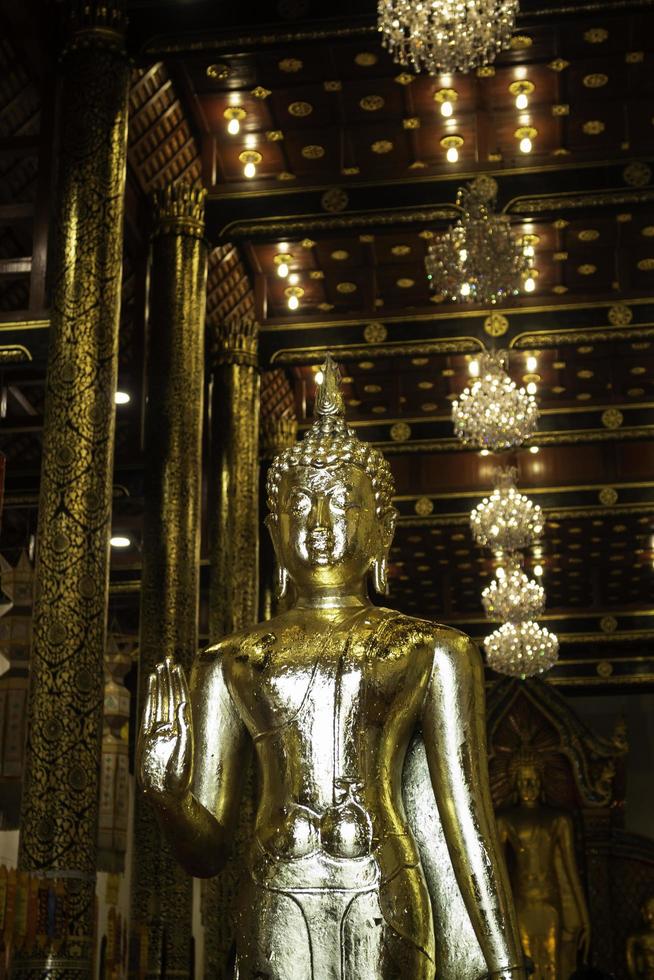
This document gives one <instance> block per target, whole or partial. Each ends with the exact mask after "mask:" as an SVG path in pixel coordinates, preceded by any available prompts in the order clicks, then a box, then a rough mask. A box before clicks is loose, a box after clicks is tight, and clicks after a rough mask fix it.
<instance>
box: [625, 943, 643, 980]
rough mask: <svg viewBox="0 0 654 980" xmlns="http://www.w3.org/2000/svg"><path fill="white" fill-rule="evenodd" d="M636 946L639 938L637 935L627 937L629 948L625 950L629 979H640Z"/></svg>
mask: <svg viewBox="0 0 654 980" xmlns="http://www.w3.org/2000/svg"><path fill="white" fill-rule="evenodd" d="M636 946H637V939H636V937H635V936H629V938H628V939H627V948H626V951H625V954H626V958H627V973H628V974H629V980H638V978H639V976H640V974H639V972H638V966H637V964H636Z"/></svg>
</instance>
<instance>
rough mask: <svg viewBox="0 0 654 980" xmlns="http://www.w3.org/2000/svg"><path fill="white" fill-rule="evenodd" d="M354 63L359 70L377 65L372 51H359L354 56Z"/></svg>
mask: <svg viewBox="0 0 654 980" xmlns="http://www.w3.org/2000/svg"><path fill="white" fill-rule="evenodd" d="M354 63H355V65H358V66H359V68H372V66H373V65H376V64H377V55H376V54H373V52H372V51H360V52H359V53H358V54H357V55H355V56H354Z"/></svg>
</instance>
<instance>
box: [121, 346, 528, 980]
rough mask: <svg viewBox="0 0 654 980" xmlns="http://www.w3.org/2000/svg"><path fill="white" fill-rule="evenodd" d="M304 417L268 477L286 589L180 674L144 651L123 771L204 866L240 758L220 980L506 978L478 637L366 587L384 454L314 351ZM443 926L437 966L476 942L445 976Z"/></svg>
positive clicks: (227, 822) (505, 901)
mask: <svg viewBox="0 0 654 980" xmlns="http://www.w3.org/2000/svg"><path fill="white" fill-rule="evenodd" d="M316 416H317V417H316V420H315V422H314V424H313V427H312V428H311V429H310V431H309V432H308V434H307V436H306V437H305V439H304V440H303V441H302V442H301V443H299V444H297V445H296V446H294V447H293V448H292V449H290V450H286V451H285V452H283V453H282V454H281V455H280V456H278V457H277V458H276V459H275V461H274V462H273V464H272V466H271V468H270V471H269V474H268V484H267V491H268V505H269V510H270V516H269V517H268V519H267V525H268V528H269V530H270V533H271V535H272V539H273V542H274V546H275V550H276V555H277V560H278V565H279V570H280V572H279V577H280V583H279V584H280V590H281V592H282V593H283V592H284V591H285V590H286V588H287V585H288V582H289V579H290V580H292V582H293V587H294V588H293V591H294V595H295V600H294V603H293V605H292V607H291V608H289V609H287V610H285V611H284V612H282V613H281V614H279V615H278V616H276V617H275V618H273V619H271V620H268V621H267V622H264V623H260V624H259V625H257V626H253V627H252V628H249V629H246V630H243V631H242V632H239V633H236V634H234V635H233V636H228V637H226V638H225V639H223V640H222V641H221V642H220V643H218V644H217V645H215V646H213V647H210V648H209V649H207V650H205V651H204V652H203V653H201V654H199V656H198V657H197V660H196V663H195V665H194V668H193V671H192V674H191V678H190V684H189V687H188V688H187V682H186V679H185V677H184V673H183V671H182V670H181V668H180V667H179V666H177V665H174V664H173V663H171V662H166V663H163V664H160V665H158V667H157V670H156V673H154V674H153V675H152V676H151V677H150V680H149V692H148V699H147V704H146V706H145V711H144V718H143V723H142V729H141V733H140V739H139V747H138V771H139V777H140V782H141V786H142V788H143V791H144V792H145V794H146V795H147V797H148V798H149V799H150V800H151V802H152V804H153V806H154V807H155V809H156V812H157V816H158V819H159V822H160V825H161V827H162V829H163V831H164V833H165V834H166V835H167V837H168V839H169V840H170V842H171V844H172V846H173V848H174V850H175V853H176V855H177V857H178V859H179V861H180V862H181V863H182V865H183V866H184V867H185V868H186V869H187V870H188V872H189V873H191V874H193V875H196V876H200V877H208V876H211V875H215V874H216V873H217V872H218V871H219V870H220V869H221V867H222V866H223V864H224V862H225V859H226V856H227V854H228V851H229V848H230V841H231V839H232V836H233V833H234V828H235V825H236V823H237V821H238V819H239V801H240V798H241V786H242V779H243V776H244V773H245V772H246V769H247V765H248V758H249V753H250V752H251V751H252V750H253V751H254V754H255V759H256V771H257V783H258V792H257V813H256V825H255V832H254V839H253V840H252V842H251V847H250V852H249V858H248V861H247V867H246V868H245V869H244V872H243V876H242V884H241V888H240V896H239V900H238V912H237V934H236V968H235V969H236V972H235V976H236V977H238V978H239V980H254V978H257V977H258V978H262V977H265V978H266V980H397V978H399V977H407V978H410V980H434V978H435V977H438V978H439V980H442V978H448V980H477V978H479V977H481V976H488V977H493V978H494V980H508V978H513V980H515V978H518V980H520V978H523V977H524V969H523V966H522V954H521V953H520V945H519V938H518V934H517V927H516V925H515V920H514V915H513V911H512V906H511V900H510V893H509V888H508V881H507V880H506V874H505V871H504V869H503V865H502V860H501V857H500V851H499V843H498V840H497V832H496V827H495V822H494V816H493V810H492V804H491V799H490V792H489V787H488V774H487V768H486V748H485V735H484V727H485V725H484V689H483V671H482V665H481V661H480V658H479V654H478V651H477V649H476V647H475V646H474V645H473V644H472V643H471V642H470V641H469V640H468V639H467V638H466V637H465V636H463V635H462V634H461V633H458V632H457V631H456V630H452V629H448V628H447V627H444V626H438V625H436V624H434V623H430V622H426V621H424V620H419V619H414V618H411V617H408V616H404V615H400V614H398V613H397V612H394V611H392V610H390V609H382V608H377V607H376V606H374V605H373V604H372V603H371V602H370V600H369V598H368V593H367V585H366V579H367V576H368V574H369V573H370V572H372V578H373V584H374V587H375V588H376V590H377V591H378V592H380V593H381V594H384V593H385V591H386V563H387V556H388V552H389V548H390V544H391V539H392V537H393V530H394V524H395V519H396V512H395V510H394V508H393V506H392V502H391V501H392V492H393V482H392V476H391V471H390V468H389V466H388V464H387V462H386V461H385V460H384V458H383V456H382V455H381V453H379V452H378V451H377V450H376V449H375V448H373V447H371V446H369V445H366V444H365V443H362V442H360V441H359V440H358V438H357V437H356V435H355V434H354V432H353V431H352V430H351V429H350V428H349V427H348V426H347V425H346V423H345V419H344V409H343V401H342V398H341V394H340V391H339V388H338V373H337V369H336V367H335V365H334V363H333V361H332V360H331V358H330V357H328V358H327V361H326V363H325V365H324V367H323V371H322V379H321V383H320V384H319V387H318V392H317V398H316ZM420 729H421V730H422V739H423V742H424V752H425V754H426V763H425V766H424V774H425V779H426V782H425V785H427V784H428V787H429V794H428V795H429V798H428V799H426V798H424V799H421V801H420V805H421V807H422V809H421V810H420V813H421V814H422V816H420V817H415V812H416V811H415V807H414V810H413V811H412V812H414V819H415V820H416V823H418V824H420V826H419V827H418V828H417V831H416V833H417V834H418V835H420V834H422V836H423V837H424V835H425V834H427V836H428V834H429V831H430V829H433V828H436V827H437V826H438V825H439V821H440V824H442V831H443V836H444V839H445V841H446V844H447V854H449V855H450V856H451V857H448V858H447V860H445V859H443V860H441V859H440V858H439V859H438V861H437V862H436V867H435V869H434V867H432V868H431V871H430V872H429V876H430V880H431V881H432V883H433V887H432V888H431V894H430V885H429V880H428V877H429V876H428V875H427V874H426V873H425V867H424V866H425V864H429V861H427V862H423V861H421V856H420V853H419V849H418V845H417V843H416V835H415V834H414V833H413V832H412V829H411V827H410V825H409V821H408V817H407V811H406V809H405V805H404V798H403V767H404V763H405V757H406V756H407V751H408V748H409V746H410V743H411V740H412V738H413V737H414V735H415V733H416V731H418V730H420ZM416 758H418V757H416ZM414 761H415V760H414ZM419 761H420V760H419V758H418V765H419ZM427 763H428V770H427ZM412 772H414V773H415V772H419V768H418V769H416V768H415V765H414V768H413V770H412ZM427 781H428V783H427ZM421 792H422V791H421ZM423 795H424V794H423ZM428 857H429V855H428ZM448 862H449V863H450V867H451V868H452V869H453V871H454V875H453V880H454V877H455V878H456V886H457V887H458V889H459V891H460V895H459V905H460V908H461V909H462V910H463V912H464V914H465V916H466V919H467V925H464V926H462V927H461V929H458V927H456V926H455V925H453V923H452V914H453V913H452V910H453V909H454V907H455V906H456V904H457V903H456V901H455V899H454V898H452V900H450V899H449V898H447V899H444V897H443V896H444V895H452V892H451V890H450V891H448V890H447V889H445V888H443V887H441V886H442V885H443V882H442V881H441V880H440V877H439V876H440V875H442V877H443V879H445V878H446V876H447V873H448V869H447V867H446V865H447V864H448ZM432 864H433V862H432ZM433 896H436V899H437V903H436V904H434V907H432V902H433ZM461 899H462V901H461ZM448 924H449V932H448V928H447V927H448ZM473 930H474V932H473ZM443 935H449V936H450V937H453V938H451V939H450V940H449V944H450V945H451V946H452V947H455V948H453V949H448V950H447V953H448V954H450V955H449V959H448V962H450V963H452V962H456V958H457V955H458V953H459V949H458V947H463V946H465V945H466V944H467V943H469V941H470V939H469V937H470V936H472V938H473V940H474V941H475V942H476V943H478V949H479V956H478V957H477V959H475V956H474V955H473V956H472V958H471V959H469V960H467V961H466V962H472V961H473V960H474V962H476V963H478V964H479V966H480V969H478V970H477V972H470V969H468V968H466V969H465V970H462V969H460V968H458V967H456V965H455V966H454V967H452V968H451V969H450V968H448V970H447V971H446V972H443V969H442V968H441V962H442V961H444V958H443V956H442V953H443V950H439V948H438V942H437V938H436V937H437V936H443ZM475 937H476V938H475ZM461 961H463V960H461Z"/></svg>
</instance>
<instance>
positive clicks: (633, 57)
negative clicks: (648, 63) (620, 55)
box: [624, 51, 645, 65]
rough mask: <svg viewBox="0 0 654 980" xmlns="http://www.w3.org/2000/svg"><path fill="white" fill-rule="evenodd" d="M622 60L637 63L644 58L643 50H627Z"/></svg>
mask: <svg viewBox="0 0 654 980" xmlns="http://www.w3.org/2000/svg"><path fill="white" fill-rule="evenodd" d="M624 60H625V61H626V63H627V64H628V65H639V64H640V63H641V62H642V61H644V60H645V52H644V51H627V53H626V54H625V56H624Z"/></svg>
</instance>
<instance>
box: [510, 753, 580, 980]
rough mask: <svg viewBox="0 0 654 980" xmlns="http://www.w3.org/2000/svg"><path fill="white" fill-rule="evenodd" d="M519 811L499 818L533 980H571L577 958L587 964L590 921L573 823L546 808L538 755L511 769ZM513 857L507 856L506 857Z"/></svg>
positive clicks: (522, 756) (518, 760) (519, 758)
mask: <svg viewBox="0 0 654 980" xmlns="http://www.w3.org/2000/svg"><path fill="white" fill-rule="evenodd" d="M512 770H513V771H512V775H513V781H514V787H515V791H516V796H517V805H516V806H513V807H510V808H508V809H506V810H503V811H500V813H499V814H498V820H497V825H498V829H499V833H500V840H501V841H502V843H503V844H504V846H505V848H506V849H507V850H508V851H510V857H511V858H512V860H510V861H509V869H510V875H511V885H512V889H513V898H514V900H515V905H516V911H517V913H518V926H519V928H520V938H521V940H522V947H523V950H524V952H525V953H526V954H527V955H528V956H529V957H530V958H531V960H532V962H533V965H534V973H533V975H532V977H531V980H568V977H570V975H571V974H572V973H573V972H574V971H575V970H576V968H577V959H578V954H579V952H580V951H581V953H582V958H583V961H584V962H586V961H587V959H588V947H589V942H590V919H589V915H588V908H587V906H586V899H585V897H584V892H583V888H582V886H581V881H580V878H579V872H578V870H577V861H576V858H575V852H574V831H573V825H572V819H571V817H570V815H569V814H568V813H566V812H565V811H564V810H557V809H554V808H553V807H548V806H544V805H542V803H541V798H542V789H543V773H542V768H541V766H540V764H539V761H538V758H537V756H536V754H535V753H533V752H529V751H528V750H522V751H520V752H517V753H516V756H515V758H514V760H513V763H512ZM507 856H508V855H507Z"/></svg>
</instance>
